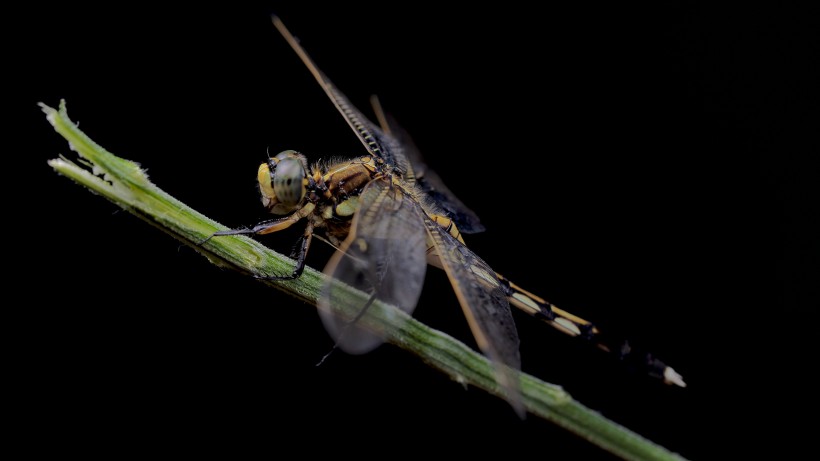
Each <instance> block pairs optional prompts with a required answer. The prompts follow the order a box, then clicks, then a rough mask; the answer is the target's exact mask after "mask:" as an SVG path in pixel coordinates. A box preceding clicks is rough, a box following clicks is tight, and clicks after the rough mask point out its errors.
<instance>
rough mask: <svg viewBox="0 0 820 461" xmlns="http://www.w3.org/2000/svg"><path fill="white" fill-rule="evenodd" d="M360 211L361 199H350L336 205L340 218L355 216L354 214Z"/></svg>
mask: <svg viewBox="0 0 820 461" xmlns="http://www.w3.org/2000/svg"><path fill="white" fill-rule="evenodd" d="M358 209H359V197H349V198H347V200H343V201H342V202H341V203H339V204H338V205H336V215H338V216H353V213H355V212H356V210H358Z"/></svg>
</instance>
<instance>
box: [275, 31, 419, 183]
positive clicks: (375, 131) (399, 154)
mask: <svg viewBox="0 0 820 461" xmlns="http://www.w3.org/2000/svg"><path fill="white" fill-rule="evenodd" d="M272 19H273V25H274V26H276V28H277V29H278V30H279V33H281V34H282V36H283V37H285V40H287V42H288V44H289V45H290V46H291V48H293V50H294V51H295V52H296V54H297V55H299V58H300V59H301V60H302V62H303V63H304V64H305V66H307V68H308V70H310V73H311V74H313V77H314V78H316V81H317V82H318V83H319V85H320V86H321V87H322V89H323V90H324V91H325V93H326V94H327V96H328V97H329V98H330V101H331V102H333V105H334V106H336V109H338V111H339V112H340V113H341V114H342V116H344V118H345V120H346V121H347V124H348V125H350V128H352V129H353V131H354V132H355V133H356V136H358V137H359V140H360V141H361V142H362V144H364V147H365V148H366V149H367V150H368V152H370V154H372V155H374V156H376V157H378V158H381V159H382V160H384V161H385V162H386V163H388V164H389V165H391V166H393V168H394V169H395V170H396V173H398V174H400V175H405V174H408V173H410V175H411V176H412V172H411V166H410V163H409V162H408V161H407V158H406V157H405V156H404V154H403V151H402V146H401V145H400V144H399V143H398V142H396V140H395V139H393V138H392V137H391V136H389V135H387V134H385V133H384V132H382V131H381V130H380V129H379V128H378V127H377V126H376V125H375V124H373V123H372V122H371V121H370V120H368V119H367V117H365V116H364V115H362V113H361V111H359V109H357V108H356V106H354V105H353V104H352V103H351V102H350V100H348V99H347V97H346V96H345V95H344V94H343V93H342V92H341V91H339V89H338V88H336V86H335V85H334V84H333V83H332V82H331V81H330V79H328V78H327V76H326V75H325V74H324V73H323V72H322V71H321V70H319V67H318V66H316V64H315V63H314V62H313V60H312V59H311V58H310V56H309V55H308V54H307V52H306V51H305V50H304V48H302V45H300V44H299V41H298V40H297V39H296V38H295V37H294V36H293V35H292V34H291V33H290V31H288V29H287V28H286V27H285V25H284V24H283V23H282V21H281V20H280V19H279V18H278V17H276V16H274V17H273V18H272Z"/></svg>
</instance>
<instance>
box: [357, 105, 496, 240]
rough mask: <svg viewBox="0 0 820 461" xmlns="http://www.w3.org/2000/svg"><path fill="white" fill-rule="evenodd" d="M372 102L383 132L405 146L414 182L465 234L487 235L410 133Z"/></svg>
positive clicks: (474, 215)
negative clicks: (424, 155)
mask: <svg viewBox="0 0 820 461" xmlns="http://www.w3.org/2000/svg"><path fill="white" fill-rule="evenodd" d="M370 101H371V104H372V105H373V110H375V111H376V116H377V118H378V120H379V123H380V124H381V126H382V130H384V132H385V133H387V134H389V135H390V137H391V138H392V139H394V140H395V142H396V143H398V144H399V145H401V148H402V154H403V155H404V156H405V157H406V158H407V161H408V162H409V163H410V166H411V168H412V173H413V176H414V177H413V180H414V181H415V183H416V185H418V187H419V188H420V189H421V190H422V192H424V193H425V194H426V195H427V197H429V198H430V199H432V200H433V201H434V202H435V203H436V205H437V206H438V207H439V208H440V209H441V210H443V211H444V213H445V214H446V215H447V217H448V218H450V219H452V220H453V222H455V223H456V226H457V227H458V229H459V230H460V231H461V232H462V233H464V234H476V233H478V232H483V231H484V230H485V228H484V225H483V224H481V222H480V220H479V219H478V215H476V214H475V213H474V212H473V210H471V209H469V208H468V207H467V205H465V204H464V203H463V202H462V201H461V200H459V199H458V197H456V195H455V194H454V193H452V192H451V191H450V189H449V188H448V187H447V186H446V185H445V184H444V181H443V180H442V179H441V177H440V176H439V175H438V174H436V172H435V171H434V170H432V169H431V168H430V167H428V166H427V164H426V163H425V162H424V157H423V156H422V155H421V151H420V150H419V148H418V147H417V146H416V143H415V142H413V138H411V137H410V134H409V133H407V130H405V129H404V128H402V127H401V125H399V124H398V122H396V119H395V118H394V117H393V116H391V115H390V114H388V113H386V112H385V111H384V109H383V108H382V106H381V103H379V100H378V98H376V97H371V99H370Z"/></svg>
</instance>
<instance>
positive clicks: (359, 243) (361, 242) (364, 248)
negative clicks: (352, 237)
mask: <svg viewBox="0 0 820 461" xmlns="http://www.w3.org/2000/svg"><path fill="white" fill-rule="evenodd" d="M355 244H356V246H357V247H359V251H361V252H362V253H364V252H366V251H367V242H366V241H365V240H364V239H363V238H357V239H356V242H355Z"/></svg>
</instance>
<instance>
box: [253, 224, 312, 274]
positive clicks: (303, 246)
mask: <svg viewBox="0 0 820 461" xmlns="http://www.w3.org/2000/svg"><path fill="white" fill-rule="evenodd" d="M312 240H313V224H312V223H310V222H308V225H307V226H306V227H305V233H304V234H302V236H301V237H300V238H299V241H298V242H297V246H296V247H295V248H294V249H293V253H291V257H292V258H293V257H295V258H296V266H294V267H293V272H291V273H290V274H289V275H257V276H256V278H257V279H259V280H267V281H270V282H277V281H281V280H293V279H297V278H299V277H300V276H301V275H302V271H304V270H305V258H306V257H307V252H308V249H309V248H310V242H311V241H312Z"/></svg>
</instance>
